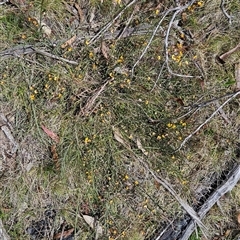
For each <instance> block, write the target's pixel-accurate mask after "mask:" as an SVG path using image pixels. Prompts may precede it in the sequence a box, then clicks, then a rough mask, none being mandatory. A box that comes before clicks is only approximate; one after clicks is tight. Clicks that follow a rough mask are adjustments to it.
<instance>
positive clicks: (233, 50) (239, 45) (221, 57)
mask: <svg viewBox="0 0 240 240" xmlns="http://www.w3.org/2000/svg"><path fill="white" fill-rule="evenodd" d="M239 48H240V43H239V44H238V45H237V46H236V47H234V48H232V49H231V50H229V51H227V52H226V53H223V54H222V55H221V56H219V58H220V59H221V60H223V61H224V62H225V60H226V59H227V58H228V57H229V56H230V55H231V54H233V53H234V52H236V51H237V50H238V49H239Z"/></svg>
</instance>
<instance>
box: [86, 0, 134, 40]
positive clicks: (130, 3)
mask: <svg viewBox="0 0 240 240" xmlns="http://www.w3.org/2000/svg"><path fill="white" fill-rule="evenodd" d="M136 1H137V0H132V1H131V2H129V3H128V4H127V6H125V8H123V9H122V10H121V11H120V13H118V14H117V16H116V17H115V18H114V19H113V20H112V21H111V22H109V23H108V24H107V25H106V26H105V27H103V28H102V29H101V30H100V31H99V32H98V33H97V34H96V35H95V36H94V37H92V39H91V40H90V41H89V44H93V43H94V42H95V41H96V40H97V39H99V38H100V37H101V36H102V35H103V34H104V33H105V32H106V31H107V30H108V29H109V28H110V27H111V26H112V24H113V23H114V22H115V21H116V20H117V19H118V18H120V17H121V16H122V14H123V13H124V11H125V10H126V9H127V8H129V7H130V6H132V5H133V4H134V3H135V2H136Z"/></svg>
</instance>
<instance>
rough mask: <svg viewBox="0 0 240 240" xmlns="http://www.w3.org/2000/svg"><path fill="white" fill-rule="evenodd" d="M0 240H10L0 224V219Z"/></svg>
mask: <svg viewBox="0 0 240 240" xmlns="http://www.w3.org/2000/svg"><path fill="white" fill-rule="evenodd" d="M0 239H1V240H11V239H10V237H9V235H8V234H7V232H6V230H5V228H4V226H3V223H2V220H1V219H0Z"/></svg>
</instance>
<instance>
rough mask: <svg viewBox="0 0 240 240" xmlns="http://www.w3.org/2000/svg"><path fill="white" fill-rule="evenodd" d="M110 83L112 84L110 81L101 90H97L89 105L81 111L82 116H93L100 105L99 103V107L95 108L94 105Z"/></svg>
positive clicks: (90, 98)
mask: <svg viewBox="0 0 240 240" xmlns="http://www.w3.org/2000/svg"><path fill="white" fill-rule="evenodd" d="M109 82H110V80H108V81H106V82H105V83H104V84H103V85H102V86H101V87H100V88H99V89H97V90H96V91H95V93H94V94H93V96H91V97H89V99H88V100H87V103H86V104H85V106H84V107H83V108H82V109H81V111H80V115H81V116H87V115H89V114H91V113H92V112H93V111H94V109H96V108H97V106H98V105H99V103H97V105H95V106H94V104H95V103H96V100H97V98H98V97H99V96H100V95H101V93H102V92H103V91H104V90H105V88H106V86H107V85H108V83H109Z"/></svg>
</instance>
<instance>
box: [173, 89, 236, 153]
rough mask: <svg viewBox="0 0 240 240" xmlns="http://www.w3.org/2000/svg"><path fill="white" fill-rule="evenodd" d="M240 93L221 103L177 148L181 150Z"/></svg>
mask: <svg viewBox="0 0 240 240" xmlns="http://www.w3.org/2000/svg"><path fill="white" fill-rule="evenodd" d="M239 94H240V91H238V92H236V93H234V94H233V95H232V96H231V97H230V98H229V99H227V100H226V101H225V102H224V103H223V104H222V105H220V106H219V107H218V108H217V109H216V110H215V111H214V112H213V113H212V114H211V116H210V117H209V118H208V119H207V120H206V121H204V122H203V123H202V124H200V125H199V126H198V127H197V128H196V129H195V130H194V131H193V132H192V133H191V134H189V135H188V136H187V137H186V138H185V139H184V140H183V142H182V143H181V145H180V147H179V148H178V149H177V150H176V151H179V150H180V149H181V148H182V147H183V146H184V145H185V144H186V142H187V141H188V140H189V139H190V138H191V137H192V136H193V135H195V134H196V133H197V132H198V131H199V130H200V129H201V128H202V127H203V126H205V125H206V124H207V123H208V122H209V121H210V120H211V119H212V118H213V117H214V116H215V115H216V114H217V113H218V112H219V111H220V110H221V109H222V108H223V107H224V106H225V105H226V104H227V103H229V102H230V101H231V100H233V99H234V98H235V97H237V96H238V95H239Z"/></svg>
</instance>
